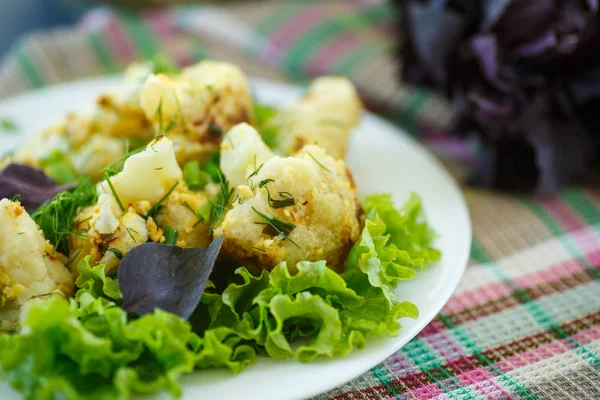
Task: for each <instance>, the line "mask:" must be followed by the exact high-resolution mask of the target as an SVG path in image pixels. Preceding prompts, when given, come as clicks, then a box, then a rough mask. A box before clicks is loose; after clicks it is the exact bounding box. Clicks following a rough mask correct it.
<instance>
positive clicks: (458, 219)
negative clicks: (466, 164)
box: [0, 78, 471, 400]
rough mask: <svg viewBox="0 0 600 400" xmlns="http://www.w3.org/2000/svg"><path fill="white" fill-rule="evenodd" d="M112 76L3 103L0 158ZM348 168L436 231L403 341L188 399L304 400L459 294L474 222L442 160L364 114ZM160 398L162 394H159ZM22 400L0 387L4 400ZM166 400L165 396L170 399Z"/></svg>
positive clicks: (267, 369)
mask: <svg viewBox="0 0 600 400" xmlns="http://www.w3.org/2000/svg"><path fill="white" fill-rule="evenodd" d="M115 82H116V81H115V78H98V79H91V80H85V81H79V82H73V83H69V84H66V85H61V86H56V87H51V88H48V89H44V90H41V91H38V92H34V93H30V94H25V95H22V96H19V97H15V98H12V99H10V100H7V101H4V102H2V103H0V118H6V117H8V118H11V119H13V120H14V121H16V122H17V124H18V125H19V128H20V129H19V131H20V132H19V134H18V135H15V134H5V133H0V154H1V153H3V152H5V151H8V150H10V149H11V148H13V147H14V146H16V145H17V144H18V143H20V142H22V141H23V139H24V137H26V136H27V135H32V134H36V133H37V132H39V131H40V130H41V129H42V128H43V127H45V126H47V125H48V124H50V123H53V122H57V121H59V120H60V118H61V117H62V116H63V115H64V114H65V113H66V112H68V111H74V110H78V109H80V108H81V105H82V104H86V103H90V102H92V101H93V100H94V99H95V96H96V95H98V94H99V93H100V92H102V91H103V90H106V88H107V87H108V86H110V85H114V84H115ZM253 88H254V91H255V93H256V95H257V97H258V99H259V100H260V101H262V102H264V103H267V104H271V105H275V106H281V105H284V104H287V103H290V102H292V101H293V100H294V99H296V98H297V97H298V96H299V95H300V93H301V91H300V89H298V88H295V87H291V86H287V85H281V84H275V83H271V82H266V81H262V80H254V81H253ZM348 164H349V166H350V168H351V169H352V171H353V173H354V177H355V178H356V181H357V184H358V187H359V192H360V193H361V194H367V193H374V192H387V193H392V194H393V197H394V200H395V201H396V202H397V204H399V205H400V204H402V202H403V201H404V200H406V199H407V198H408V194H409V193H410V192H411V191H415V192H417V193H419V194H420V195H421V197H422V198H423V202H424V206H425V211H426V214H427V218H428V220H429V221H430V223H431V224H432V225H433V227H434V228H435V230H436V231H437V232H438V233H439V239H438V241H437V246H438V248H439V249H441V251H442V253H443V258H442V260H441V261H440V262H439V263H437V264H436V265H433V266H431V267H430V268H428V269H427V270H425V271H424V272H422V273H419V274H418V275H417V277H416V278H415V279H413V280H411V281H407V282H404V283H403V284H402V285H401V286H399V287H398V289H397V295H398V298H399V299H400V300H409V301H411V302H413V303H415V304H416V305H417V306H418V307H419V310H420V316H419V318H417V319H416V320H409V319H404V320H402V321H401V322H402V325H403V327H402V329H401V330H400V332H399V335H398V336H396V337H392V338H378V337H369V340H368V345H367V347H366V348H365V349H363V350H360V351H355V352H353V353H352V354H351V355H350V356H349V357H346V358H344V359H333V360H330V359H321V360H319V361H317V362H314V363H311V364H301V363H298V362H296V361H292V360H290V361H277V360H273V359H267V358H259V359H258V360H257V362H256V364H254V365H253V366H251V367H249V368H247V369H246V370H245V371H244V372H242V373H241V374H239V375H233V374H231V373H230V372H228V371H226V370H206V371H200V372H197V373H194V374H192V375H189V376H186V377H185V378H184V379H183V381H182V384H183V387H184V389H185V390H184V391H185V394H184V396H183V397H184V399H198V398H205V399H234V398H235V399H238V398H239V399H241V398H243V399H272V400H273V399H302V398H306V397H310V396H314V395H318V394H319V393H322V392H325V391H327V390H329V389H332V388H335V387H337V386H339V385H342V384H344V383H345V382H347V381H349V380H351V379H353V378H355V377H357V376H359V375H360V374H362V373H364V372H366V371H368V370H369V369H370V368H372V367H374V366H375V365H377V364H378V363H380V362H382V361H383V360H385V359H386V358H387V357H388V356H390V355H391V354H393V353H394V352H396V351H397V350H399V349H400V348H401V347H402V346H404V345H405V344H406V343H407V342H408V341H409V340H410V339H412V338H413V337H415V335H417V334H418V333H419V332H420V331H421V330H422V329H423V328H424V327H425V326H426V325H427V324H428V323H429V321H431V320H432V319H433V318H434V317H435V315H436V314H437V313H438V312H439V311H440V309H441V308H442V307H443V306H444V304H446V302H447V301H448V298H449V297H450V295H451V294H452V292H454V289H455V288H456V285H457V284H458V281H459V280H460V278H461V276H462V274H463V272H464V270H465V267H466V265H467V259H468V254H469V249H470V246H471V224H470V220H469V214H468V211H467V207H466V204H465V201H464V199H463V197H462V195H461V193H460V191H459V189H458V188H457V186H456V185H455V183H454V182H453V180H452V178H451V177H450V176H449V175H448V173H447V172H446V171H445V170H444V168H443V167H442V166H441V165H440V164H439V163H438V161H437V160H436V159H435V158H434V157H433V156H432V155H431V154H430V153H429V152H428V151H427V150H425V149H424V148H423V147H422V146H421V145H419V144H418V143H416V142H415V141H414V140H413V139H411V138H410V137H409V136H408V135H407V134H405V133H403V132H402V131H400V130H398V128H396V127H395V126H393V125H391V124H389V123H387V122H385V121H384V120H382V119H380V118H378V117H376V116H374V115H372V114H369V113H365V115H364V117H363V120H362V124H361V126H360V128H358V129H357V131H356V132H355V133H354V136H353V139H352V143H351V145H350V149H349V155H348ZM161 397H162V396H161ZM13 398H19V397H18V395H16V394H15V392H13V391H12V390H11V389H10V388H9V387H8V386H7V385H6V384H4V383H2V382H0V399H4V400H9V399H13ZM165 398H167V396H165Z"/></svg>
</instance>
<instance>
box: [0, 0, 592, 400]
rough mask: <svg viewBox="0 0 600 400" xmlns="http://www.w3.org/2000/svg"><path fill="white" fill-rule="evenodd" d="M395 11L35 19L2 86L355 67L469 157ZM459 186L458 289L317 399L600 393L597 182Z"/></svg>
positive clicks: (172, 12)
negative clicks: (192, 72)
mask: <svg viewBox="0 0 600 400" xmlns="http://www.w3.org/2000/svg"><path fill="white" fill-rule="evenodd" d="M395 24H396V20H395V18H394V10H393V9H392V8H391V6H390V5H389V4H388V3H387V2H385V1H381V0H353V1H324V2H256V3H254V2H252V3H251V4H250V2H243V3H242V2H238V3H231V4H230V3H227V4H223V5H219V6H214V5H213V6H209V5H201V6H194V7H180V8H173V9H165V10H158V11H157V10H154V11H146V12H143V13H141V14H132V13H129V12H123V11H115V10H113V9H111V8H106V7H105V8H99V9H95V10H93V11H92V12H90V13H89V14H87V15H86V16H85V18H83V20H82V21H81V23H80V24H79V25H78V26H77V27H76V29H73V28H59V29H55V30H52V31H46V32H38V33H33V34H31V35H30V36H28V37H26V38H24V39H23V40H22V41H21V42H20V43H19V44H17V45H16V46H15V47H14V51H13V52H12V53H11V54H10V55H9V56H8V57H7V58H6V59H5V60H4V62H3V63H2V65H1V66H0V97H1V96H8V95H11V94H16V93H19V92H22V91H25V90H28V89H31V88H37V87H42V86H45V85H49V84H53V83H57V82H61V81H66V80H73V79H78V78H82V77H85V76H91V75H99V74H106V73H115V72H118V71H120V70H121V69H122V68H123V67H124V66H125V65H126V64H127V63H129V62H131V61H134V60H137V59H140V58H149V57H151V56H153V55H154V53H156V52H165V53H167V54H168V55H170V56H171V57H172V58H173V59H175V60H176V61H177V62H178V63H179V64H182V65H186V64H191V63H192V62H195V61H196V60H198V59H200V58H205V57H213V58H219V59H224V60H229V61H232V62H236V63H239V64H241V65H242V66H243V68H244V70H245V71H247V72H248V73H249V74H250V75H254V76H260V77H266V78H269V79H273V80H280V81H293V82H300V83H302V82H304V81H306V80H307V79H309V78H311V77H313V76H315V75H318V74H339V75H347V76H349V77H350V78H351V79H352V80H353V81H354V83H355V84H356V85H357V87H358V88H359V90H360V92H361V95H362V96H363V98H364V99H365V100H366V103H367V105H368V106H369V107H370V108H371V109H372V110H375V111H380V112H383V113H385V114H386V115H387V116H388V117H390V118H391V119H392V120H394V121H396V122H398V123H400V124H401V125H402V126H403V127H405V128H407V129H408V131H409V132H411V133H415V132H417V131H419V132H421V131H422V129H418V130H417V129H416V128H422V127H424V126H427V127H430V128H432V129H430V132H429V134H428V136H427V138H428V139H427V142H426V143H427V144H428V145H430V146H432V148H434V150H436V151H437V152H438V153H443V154H446V155H452V156H453V159H468V154H469V151H470V148H469V146H468V145H467V146H465V145H464V144H461V145H458V144H457V143H455V142H451V141H448V140H447V139H445V138H444V135H443V134H442V133H441V131H440V128H443V127H444V125H445V124H446V122H447V121H448V119H449V117H450V112H449V110H448V108H447V107H446V106H445V103H444V102H443V101H441V100H440V99H438V98H437V97H435V96H433V95H432V94H431V93H429V92H427V91H424V90H421V89H418V88H411V87H408V86H406V85H402V84H401V83H400V82H399V81H398V80H397V78H396V77H397V75H398V74H397V68H398V67H399V66H398V65H396V64H395V62H394V58H393V54H392V53H393V47H394V43H395V40H396V39H395V37H396V34H395ZM0 112H1V108H0ZM420 138H422V136H420ZM0 140H2V138H1V136H0ZM461 165H462V164H461ZM464 194H465V197H466V199H467V202H468V204H469V208H470V212H471V217H472V220H473V235H474V237H473V247H472V252H471V265H470V267H469V268H468V269H467V272H466V273H465V276H464V278H463V279H462V281H461V283H460V285H459V287H458V289H457V291H456V293H455V294H454V296H453V297H452V298H451V300H450V301H449V303H448V304H447V305H446V307H444V309H443V310H442V312H441V313H440V314H439V315H438V317H437V318H436V319H434V320H433V321H432V322H431V323H430V324H429V325H428V327H427V328H426V329H425V330H424V331H423V332H421V334H420V335H419V336H417V337H416V338H415V339H414V340H412V341H411V342H410V343H408V344H407V345H406V346H404V348H403V349H402V350H400V351H399V352H397V353H396V354H394V355H392V356H391V357H390V358H388V359H387V360H386V361H384V362H383V363H381V364H380V365H378V366H376V367H375V368H373V369H371V370H370V371H369V372H367V373H365V374H364V375H363V376H361V377H359V378H357V379H355V380H353V381H351V382H349V383H347V384H346V385H343V386H341V387H339V388H337V389H335V390H332V391H330V392H328V393H325V394H323V395H321V396H319V397H318V399H320V400H325V399H340V400H341V399H390V398H403V399H415V398H423V399H429V398H450V399H455V398H456V399H478V398H491V399H512V398H525V399H564V398H577V399H598V398H600V295H599V293H600V268H599V267H598V265H599V264H600V192H599V191H595V190H589V189H582V188H572V189H569V190H565V191H564V192H562V193H561V194H560V195H559V196H557V197H555V198H550V199H538V198H535V197H518V196H508V195H500V194H495V193H491V192H485V191H476V190H472V189H465V191H464ZM448 212H452V211H451V210H449V211H448Z"/></svg>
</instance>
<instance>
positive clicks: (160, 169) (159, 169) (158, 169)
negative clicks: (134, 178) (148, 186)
mask: <svg viewBox="0 0 600 400" xmlns="http://www.w3.org/2000/svg"><path fill="white" fill-rule="evenodd" d="M162 169H163V167H160V168H154V170H155V171H162Z"/></svg>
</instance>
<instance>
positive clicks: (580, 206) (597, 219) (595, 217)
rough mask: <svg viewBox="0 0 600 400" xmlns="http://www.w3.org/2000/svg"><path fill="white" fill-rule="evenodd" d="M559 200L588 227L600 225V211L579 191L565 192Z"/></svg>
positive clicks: (570, 190)
mask: <svg viewBox="0 0 600 400" xmlns="http://www.w3.org/2000/svg"><path fill="white" fill-rule="evenodd" d="M561 198H562V199H563V200H564V201H565V202H566V203H567V204H568V205H569V206H570V207H571V208H572V209H573V210H574V211H575V212H576V213H577V214H578V215H579V216H580V217H581V219H583V220H584V221H585V223H586V224H588V225H596V224H598V223H600V210H598V206H597V205H596V203H594V202H593V201H591V200H590V199H589V198H588V197H587V195H586V194H585V192H584V191H583V190H581V189H569V190H565V191H564V192H563V193H562V195H561Z"/></svg>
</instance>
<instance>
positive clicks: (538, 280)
mask: <svg viewBox="0 0 600 400" xmlns="http://www.w3.org/2000/svg"><path fill="white" fill-rule="evenodd" d="M582 271H585V266H584V265H582V264H581V263H580V262H579V261H577V260H569V261H566V262H564V263H561V264H558V265H555V266H553V267H550V268H546V269H543V270H540V271H536V272H534V273H531V274H526V275H522V276H519V277H516V278H514V281H515V283H516V284H517V285H518V286H519V287H520V288H522V289H527V288H532V287H534V286H537V285H546V284H551V283H554V282H556V281H559V280H561V279H563V278H565V277H567V276H569V275H573V274H576V273H577V272H582Z"/></svg>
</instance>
